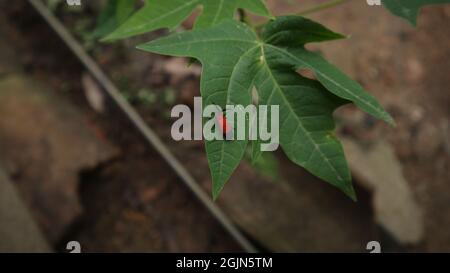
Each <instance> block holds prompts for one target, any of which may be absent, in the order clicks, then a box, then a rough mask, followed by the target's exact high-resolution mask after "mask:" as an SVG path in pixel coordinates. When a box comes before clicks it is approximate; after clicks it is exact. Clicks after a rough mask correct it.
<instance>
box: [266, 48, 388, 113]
mask: <svg viewBox="0 0 450 273" xmlns="http://www.w3.org/2000/svg"><path fill="white" fill-rule="evenodd" d="M266 45H267V46H268V47H271V48H273V49H274V50H277V51H278V52H281V53H282V54H285V55H286V56H288V57H291V58H293V59H295V60H297V61H299V62H301V63H304V64H306V65H307V66H309V67H311V68H314V71H315V72H316V73H317V74H319V75H320V76H322V77H324V78H325V79H327V80H328V81H330V82H331V83H332V84H334V85H336V86H337V87H339V88H340V89H341V90H343V91H344V92H345V93H347V94H348V95H349V96H350V97H356V98H357V99H359V100H360V101H362V102H364V104H365V105H367V106H368V107H370V108H371V109H373V110H374V111H375V112H377V113H378V114H379V115H380V116H382V117H385V118H386V119H388V118H387V117H386V114H385V113H383V112H382V111H381V112H380V108H379V107H376V106H375V105H373V104H372V102H370V101H367V100H365V99H363V98H362V97H360V96H359V95H357V94H354V93H352V92H351V90H349V89H347V88H346V87H345V86H343V85H341V84H340V83H338V82H336V81H335V80H333V79H332V78H330V77H328V76H327V75H326V74H324V73H322V71H320V70H319V69H317V68H315V67H314V65H311V64H310V63H308V62H306V61H304V60H302V59H300V58H298V57H297V56H295V55H293V54H291V53H290V52H289V51H285V50H281V49H280V48H279V47H276V46H273V45H270V44H266ZM355 103H357V102H355Z"/></svg>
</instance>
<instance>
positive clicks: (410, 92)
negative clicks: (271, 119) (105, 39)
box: [0, 0, 450, 252]
mask: <svg viewBox="0 0 450 273" xmlns="http://www.w3.org/2000/svg"><path fill="white" fill-rule="evenodd" d="M92 2H95V3H89V4H88V5H86V6H84V7H83V8H81V9H73V8H69V7H65V5H64V4H62V5H59V6H57V7H56V8H55V9H54V12H55V14H56V15H57V16H58V17H59V18H60V19H61V20H62V21H63V22H64V23H65V25H66V27H67V28H68V29H70V30H71V32H72V33H73V34H74V35H75V36H76V37H77V39H78V40H79V41H80V42H81V43H82V44H83V46H84V47H85V49H86V50H87V51H88V52H89V53H90V54H91V55H92V56H93V57H94V59H95V60H96V61H97V62H98V63H99V64H100V66H101V67H102V69H104V71H105V72H106V73H107V75H108V76H109V77H110V78H111V79H112V80H113V82H114V83H115V84H116V85H117V86H118V87H119V88H120V90H121V91H122V92H123V95H124V96H125V97H126V98H127V99H128V101H129V102H130V103H131V104H132V105H133V106H135V107H136V108H137V109H138V111H139V113H140V114H141V115H142V116H143V117H144V119H145V121H146V122H147V123H148V125H149V126H150V127H152V128H153V129H154V130H155V131H156V132H157V133H158V135H159V136H160V137H161V138H162V140H163V141H164V142H165V143H166V144H167V145H168V146H169V148H170V149H171V150H172V152H173V153H175V154H176V156H177V158H179V159H180V160H181V162H182V163H183V164H185V166H186V167H187V168H188V170H189V171H190V172H191V173H192V174H193V176H194V177H195V178H196V179H197V180H198V181H200V183H201V185H202V186H203V188H204V189H205V191H207V192H208V193H209V191H210V183H211V182H210V174H209V169H208V166H207V161H206V156H205V151H204V148H203V143H202V142H200V141H192V142H175V141H173V140H172V138H171V137H170V126H171V124H172V122H173V120H172V119H171V118H170V109H171V107H172V106H173V105H175V104H179V103H184V104H187V105H190V106H192V104H193V97H194V96H198V95H199V75H200V71H201V68H200V67H199V66H198V65H196V64H194V65H191V66H189V67H188V62H189V61H188V60H185V59H181V58H168V57H164V56H158V55H152V54H147V53H144V52H140V51H138V50H136V49H134V47H135V45H136V44H138V43H141V42H145V41H149V40H151V39H155V38H157V37H159V36H161V35H163V34H165V31H163V30H162V31H158V32H155V33H152V34H148V35H144V36H141V37H137V38H132V39H128V40H126V41H123V42H117V43H114V44H102V43H98V42H96V41H95V40H94V39H93V38H92V32H93V29H94V28H95V22H96V17H97V14H98V12H99V7H100V6H101V4H102V2H103V1H100V0H99V1H92ZM319 2H325V1H312V0H292V1H281V0H277V1H275V0H269V1H268V4H269V6H270V7H271V8H272V10H273V13H274V14H276V15H281V14H288V13H292V12H296V11H301V10H305V9H308V8H309V7H312V6H314V5H315V4H317V3H319ZM309 17H311V18H313V19H315V20H317V21H318V22H320V23H322V24H324V25H325V26H327V27H329V28H331V29H333V30H335V31H337V32H340V33H343V34H346V35H348V36H349V38H348V39H345V40H340V41H334V42H329V43H324V44H320V45H316V44H314V45H311V46H310V48H311V49H313V50H317V51H320V52H321V53H323V54H324V55H325V56H326V57H327V58H328V59H329V60H330V61H331V62H333V63H334V64H336V65H337V66H338V67H340V68H341V69H342V70H343V71H345V72H346V73H347V74H349V75H350V76H351V77H352V78H354V79H356V80H358V81H359V82H360V83H361V84H362V85H363V86H364V87H365V88H366V89H367V90H370V92H371V93H372V94H373V95H374V96H376V97H377V98H378V99H379V100H380V102H381V104H382V105H383V106H385V108H386V109H387V110H388V111H389V112H390V113H391V114H392V115H393V117H394V118H395V120H396V122H397V127H396V128H393V127H389V126H388V125H386V124H383V123H381V122H378V121H376V120H373V119H372V118H370V117H369V116H367V115H365V114H364V113H362V112H361V111H359V110H357V109H356V108H355V107H352V106H346V107H345V108H343V109H340V110H339V111H338V113H337V114H336V119H337V121H338V124H339V126H338V130H339V134H340V135H341V136H342V138H343V139H344V144H345V149H346V153H347V157H348V158H349V162H350V165H351V168H352V171H353V173H354V177H355V179H354V180H355V184H356V188H357V192H358V199H359V200H358V202H356V203H354V202H352V201H351V200H349V199H348V198H347V197H345V196H344V195H343V194H342V193H340V192H339V191H338V190H336V189H334V188H332V187H331V186H329V185H328V184H326V183H324V182H322V181H320V180H319V179H317V178H315V177H313V176H311V175H310V174H308V173H307V172H306V171H304V170H303V169H301V168H300V167H298V166H296V165H294V164H292V163H291V162H290V161H289V160H288V159H287V158H286V157H285V156H284V154H283V153H282V152H277V153H275V156H274V157H270V156H268V157H267V158H265V161H263V162H260V163H259V165H257V166H252V165H251V164H250V163H248V162H247V161H245V160H244V161H243V162H242V164H241V165H240V167H239V168H238V170H237V171H236V173H235V174H234V175H233V177H232V179H231V180H230V181H229V182H228V184H227V186H226V187H225V190H224V191H223V193H222V195H221V197H220V198H219V200H218V201H217V204H218V205H219V206H220V207H221V208H222V209H223V210H224V211H225V213H227V215H228V216H229V217H230V218H231V219H232V220H233V221H234V223H235V224H236V225H237V226H238V227H239V228H240V229H241V230H242V232H243V233H244V234H246V236H248V238H249V239H250V240H251V241H252V242H253V243H254V244H255V245H256V246H257V247H258V248H259V250H261V251H268V252H269V251H270V252H271V251H274V252H296V251H299V252H334V251H336V252H345V251H352V252H366V251H367V250H366V244H367V243H368V242H369V241H373V240H376V241H380V242H381V244H382V247H383V251H392V252H401V251H407V252H415V251H425V252H432V251H438V252H440V251H450V179H449V177H450V156H449V155H450V123H449V117H450V107H449V106H450V96H449V88H448V86H449V84H450V77H449V71H450V35H449V34H450V33H449V26H450V6H448V5H447V6H433V7H427V8H424V9H423V11H422V13H421V15H420V18H419V20H418V26H417V28H416V29H414V28H413V27H411V26H410V25H409V24H408V23H407V22H406V21H403V20H402V19H399V18H397V17H394V16H392V15H391V14H389V13H388V12H387V11H386V10H384V9H383V8H381V7H370V6H368V5H367V4H366V3H365V1H362V0H361V1H359V0H353V1H350V2H349V3H347V4H345V5H342V6H339V7H336V8H334V9H330V10H326V11H321V12H318V13H315V14H312V15H311V16H309ZM255 20H260V18H255ZM191 22H192V20H188V21H187V22H186V23H185V25H184V27H186V28H188V27H190V24H191ZM0 169H1V170H3V171H4V172H5V173H6V176H7V177H8V180H10V181H11V183H13V184H14V185H15V186H16V188H17V190H18V193H19V195H20V197H21V198H22V199H23V201H24V203H25V205H26V206H27V207H28V208H29V210H30V212H31V215H32V217H33V219H34V220H35V221H36V223H37V226H38V227H39V229H40V230H41V231H42V233H43V234H44V237H45V238H46V240H47V241H48V242H49V244H50V245H51V246H52V248H53V249H54V250H55V251H65V246H66V243H67V242H68V241H73V240H76V241H79V242H80V243H81V245H82V248H83V251H86V252H175V251H176V252H210V251H211V252H222V251H242V249H241V248H240V247H239V246H238V245H237V243H236V242H235V241H234V240H233V239H232V237H231V236H230V235H229V234H228V233H227V232H226V231H225V230H224V229H223V228H222V227H221V226H220V224H219V223H218V222H217V221H216V220H215V219H214V218H213V217H212V216H211V215H210V214H209V212H208V211H207V210H206V209H205V208H204V207H203V206H202V205H201V204H200V202H198V201H197V200H196V199H195V197H194V195H193V194H192V193H191V192H190V191H189V190H188V189H187V187H185V186H184V185H183V183H182V182H181V181H180V180H179V179H178V178H177V176H176V174H175V173H174V172H173V171H172V170H171V168H170V167H169V166H168V165H167V164H166V163H165V162H164V161H163V159H162V158H161V157H160V156H159V155H158V154H157V153H156V152H155V151H154V150H153V148H152V147H149V145H148V144H146V142H145V141H144V140H143V139H142V137H140V136H139V134H138V133H137V132H136V130H135V129H134V128H133V127H132V126H131V125H130V123H129V121H128V120H126V119H125V118H124V117H123V116H121V115H120V114H119V113H118V112H117V109H115V107H114V106H113V105H111V102H110V101H109V100H108V98H106V97H104V96H102V95H101V90H100V87H99V86H98V85H97V83H96V82H95V81H94V80H93V79H92V78H91V77H90V76H89V74H88V73H87V72H86V70H85V68H84V67H83V66H82V65H81V64H80V62H79V61H78V60H77V59H76V58H75V57H74V56H73V55H72V53H71V52H70V51H69V50H68V49H67V48H66V47H65V45H64V43H63V42H62V41H61V40H60V39H59V38H58V36H57V35H56V34H55V33H54V32H53V31H52V30H51V29H50V28H49V27H48V25H47V24H46V23H45V22H44V21H43V20H42V19H41V18H40V17H39V15H38V14H37V13H36V12H35V11H34V10H33V9H32V7H31V6H30V5H29V4H28V3H27V1H14V2H12V1H8V3H6V1H5V2H1V3H0ZM0 190H1V189H0ZM2 201H3V200H0V206H2V205H4V204H5V203H3V202H2ZM17 228H20V227H17ZM1 234H2V233H1V232H0V235H1ZM0 244H1V240H0Z"/></svg>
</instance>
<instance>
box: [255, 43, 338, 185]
mask: <svg viewBox="0 0 450 273" xmlns="http://www.w3.org/2000/svg"><path fill="white" fill-rule="evenodd" d="M261 51H262V54H263V56H264V58H265V51H264V47H261ZM264 66H265V68H266V69H267V71H268V72H269V75H270V77H271V78H272V80H273V82H274V84H275V85H276V87H277V89H278V92H279V93H280V94H281V97H282V99H283V101H284V102H285V104H286V105H287V106H288V109H289V110H290V111H291V115H293V116H294V118H295V119H296V120H297V122H298V126H299V127H300V129H301V130H302V131H303V132H304V133H305V135H306V136H307V139H308V140H309V141H310V142H311V143H312V145H313V146H314V149H315V150H317V151H318V152H319V154H320V156H321V157H322V159H323V160H324V161H325V162H327V164H328V165H329V166H330V168H331V169H332V170H333V172H334V173H335V174H336V176H337V178H338V180H339V181H344V180H343V178H342V177H341V175H340V174H339V172H338V171H337V170H336V168H335V167H334V166H333V165H332V164H331V163H330V161H329V160H328V158H327V157H326V156H325V154H324V153H323V152H322V150H321V149H320V147H319V145H318V144H316V143H315V142H314V140H313V139H312V137H311V134H310V133H309V132H308V131H307V130H306V129H305V127H304V126H303V124H302V121H301V120H300V118H299V117H298V116H297V114H296V112H295V111H294V109H293V108H292V106H291V104H290V103H289V100H288V99H287V98H286V96H285V95H284V93H283V91H282V89H281V86H280V85H279V84H278V81H277V80H276V78H275V76H274V75H273V73H272V70H271V68H270V66H269V65H268V63H267V62H266V61H264ZM311 154H312V153H311ZM308 161H309V160H307V161H305V162H304V164H306V163H307V162H308Z"/></svg>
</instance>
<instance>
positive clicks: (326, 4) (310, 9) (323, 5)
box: [296, 0, 350, 15]
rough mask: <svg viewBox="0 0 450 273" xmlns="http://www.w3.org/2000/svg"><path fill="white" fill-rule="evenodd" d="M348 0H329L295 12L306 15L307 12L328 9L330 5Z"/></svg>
mask: <svg viewBox="0 0 450 273" xmlns="http://www.w3.org/2000/svg"><path fill="white" fill-rule="evenodd" d="M348 1H350V0H331V1H329V2H326V3H322V4H319V5H317V6H315V7H312V8H309V9H307V10H304V11H300V12H298V13H296V14H297V15H307V14H311V13H314V12H317V11H322V10H325V9H329V8H332V7H335V6H339V5H341V4H344V3H345V2H348Z"/></svg>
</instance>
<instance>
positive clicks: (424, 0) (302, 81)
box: [101, 0, 450, 199]
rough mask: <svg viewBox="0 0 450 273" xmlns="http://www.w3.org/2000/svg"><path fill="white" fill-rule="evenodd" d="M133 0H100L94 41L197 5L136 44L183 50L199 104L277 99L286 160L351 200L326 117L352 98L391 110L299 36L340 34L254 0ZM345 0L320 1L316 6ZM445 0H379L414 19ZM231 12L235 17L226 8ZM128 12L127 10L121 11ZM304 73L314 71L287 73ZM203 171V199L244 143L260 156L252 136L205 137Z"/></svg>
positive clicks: (375, 111) (134, 31) (374, 109)
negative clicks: (100, 25) (196, 76)
mask: <svg viewBox="0 0 450 273" xmlns="http://www.w3.org/2000/svg"><path fill="white" fill-rule="evenodd" d="M129 2H132V3H133V4H132V5H130V4H126V5H125V4H124V1H120V0H110V1H109V5H108V8H107V10H108V12H104V13H103V14H113V15H114V18H113V19H110V20H111V21H109V20H108V18H107V17H108V16H107V15H103V16H104V18H103V19H101V21H102V22H111V23H108V24H106V25H107V26H108V31H101V32H102V34H105V35H106V32H110V28H111V26H112V25H113V26H117V25H119V23H120V22H121V21H124V23H123V24H120V26H118V27H117V28H116V29H115V30H114V31H112V32H111V33H109V34H108V35H106V37H105V38H104V39H103V40H107V41H112V40H116V39H121V38H126V37H131V36H134V35H138V34H143V33H146V32H150V31H154V30H157V29H161V28H168V29H170V30H174V29H175V28H176V27H177V26H179V25H180V24H181V23H182V22H183V21H184V20H185V19H186V18H187V17H188V16H190V15H191V14H192V13H193V12H194V11H195V10H197V9H198V8H199V7H202V11H201V13H200V14H199V15H198V17H197V19H196V21H195V24H194V29H193V30H192V31H185V32H181V33H174V34H171V35H169V36H168V37H163V38H160V39H157V40H155V41H151V42H149V43H146V44H142V45H139V46H138V48H139V49H141V50H144V51H148V52H152V53H157V54H163V55H170V56H178V57H191V58H195V59H197V60H199V61H200V62H201V64H202V66H203V73H202V77H201V90H200V91H201V95H202V97H203V104H204V105H203V106H204V107H206V106H208V105H210V104H218V105H220V106H221V107H224V106H225V105H229V104H237V105H243V106H247V105H250V104H255V101H254V98H253V96H252V90H253V89H256V91H257V93H258V101H257V102H256V104H265V105H279V107H280V145H281V147H282V149H283V150H284V152H285V153H286V155H287V156H288V157H289V159H290V160H292V161H293V162H295V163H296V164H298V165H300V166H302V167H303V168H305V169H306V170H308V171H309V172H311V173H312V174H314V175H316V176H318V177H320V178H321V179H323V180H325V181H327V182H329V183H330V184H332V185H334V186H336V187H337V188H339V189H340V190H342V191H343V192H344V193H345V194H347V195H348V196H349V197H350V198H352V199H356V195H355V192H354V189H353V186H352V182H351V175H350V171H349V168H348V165H347V162H346V159H345V156H344V151H343V149H342V145H341V143H340V141H339V140H338V139H337V137H336V136H335V135H334V128H335V123H334V120H333V117H332V114H333V112H334V111H335V110H336V108H338V107H340V106H342V105H344V104H348V103H354V104H355V105H356V106H358V107H359V108H360V109H361V110H362V111H365V112H366V113H368V114H370V115H372V116H374V117H376V118H378V119H380V120H383V121H385V122H387V123H389V124H391V125H394V124H395V123H394V120H393V119H392V117H391V116H390V115H389V114H388V113H387V112H386V111H385V110H384V109H383V107H382V106H381V105H380V104H379V103H378V102H377V100H376V99H375V98H374V97H373V96H371V95H370V94H369V93H368V92H366V91H365V90H364V88H363V87H362V86H361V85H360V84H358V83H357V82H356V81H354V80H352V79H351V78H349V77H348V76H346V75H345V74H344V73H342V72H341V71H340V70H339V69H338V68H336V67H335V66H333V65H332V64H330V63H329V62H327V60H325V59H324V58H323V57H322V56H321V55H320V54H317V53H314V52H311V51H309V50H307V49H306V48H305V45H306V44H308V43H312V42H324V41H331V40H335V39H343V38H345V36H344V35H341V34H338V33H335V32H333V31H331V30H329V29H327V28H326V27H324V26H322V25H320V24H319V23H316V22H314V21H311V20H309V19H306V18H304V17H301V16H298V15H290V16H280V17H274V16H272V15H271V13H270V12H269V10H268V9H267V8H266V5H265V3H264V1H263V0H147V1H145V5H144V6H143V7H142V8H141V9H139V10H138V11H137V12H135V13H134V14H133V15H131V16H130V17H129V18H128V16H129V14H130V13H131V11H130V10H131V9H132V7H134V2H133V1H129ZM343 2H346V1H345V0H335V1H331V2H329V3H326V4H322V5H320V7H319V8H317V9H315V10H319V9H322V8H325V7H331V6H334V5H337V4H340V3H343ZM449 2H450V0H383V1H382V3H383V5H384V6H385V7H386V8H388V9H389V10H390V11H391V12H392V13H393V14H396V15H398V16H401V17H403V18H405V19H407V20H408V21H410V22H411V23H413V24H415V23H416V16H417V14H418V11H419V9H420V7H421V6H423V5H426V4H437V3H449ZM246 12H251V13H253V14H256V15H259V16H263V17H266V18H267V19H268V22H267V23H265V24H264V25H262V26H254V25H253V24H252V23H251V22H250V21H249V19H248V17H247V16H246ZM237 13H238V14H240V16H239V19H240V20H236V18H235V17H236V16H235V15H236V14H237ZM124 18H128V19H124ZM300 69H307V70H310V71H312V72H314V74H315V76H316V78H317V80H312V79H308V78H305V77H303V76H301V75H300V74H299V73H297V71H298V70H300ZM205 145H206V152H207V157H208V162H209V166H210V170H211V175H212V182H213V190H212V194H213V198H217V197H218V196H219V193H220V192H221V190H222V189H223V187H224V185H225V183H226V182H227V180H228V179H229V178H230V176H231V175H232V173H233V172H234V170H235V169H236V168H237V166H238V165H239V163H240V161H241V160H242V159H243V157H244V155H245V154H246V150H247V146H248V145H251V147H252V152H250V154H251V157H252V161H254V162H256V161H257V159H258V158H259V157H260V156H261V152H260V149H259V148H258V147H259V145H261V143H259V141H251V142H250V141H247V140H235V141H226V140H212V141H206V142H205Z"/></svg>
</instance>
